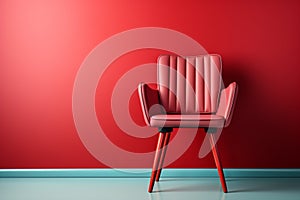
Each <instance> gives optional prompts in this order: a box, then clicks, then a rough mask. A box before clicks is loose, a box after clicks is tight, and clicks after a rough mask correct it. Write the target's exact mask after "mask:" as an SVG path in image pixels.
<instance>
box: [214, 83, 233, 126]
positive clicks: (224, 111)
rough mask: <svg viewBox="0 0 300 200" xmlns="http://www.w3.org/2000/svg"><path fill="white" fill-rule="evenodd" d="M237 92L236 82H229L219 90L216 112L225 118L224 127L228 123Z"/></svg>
mask: <svg viewBox="0 0 300 200" xmlns="http://www.w3.org/2000/svg"><path fill="white" fill-rule="evenodd" d="M237 93H238V86H237V84H236V82H233V83H231V84H230V85H229V86H228V87H227V88H225V89H223V90H222V91H221V97H220V102H219V108H218V111H217V113H216V114H217V115H221V116H223V117H224V118H225V124H224V127H227V126H228V125H229V124H230V121H231V118H232V113H233V110H234V106H235V101H236V97H237Z"/></svg>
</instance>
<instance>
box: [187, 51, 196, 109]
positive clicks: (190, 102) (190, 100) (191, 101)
mask: <svg viewBox="0 0 300 200" xmlns="http://www.w3.org/2000/svg"><path fill="white" fill-rule="evenodd" d="M195 76H196V75H195V57H187V58H186V112H187V113H194V112H195V79H196V77H195Z"/></svg>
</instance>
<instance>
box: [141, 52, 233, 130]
mask: <svg viewBox="0 0 300 200" xmlns="http://www.w3.org/2000/svg"><path fill="white" fill-rule="evenodd" d="M221 69H222V67H221V58H220V56H218V55H202V56H193V57H186V58H182V57H178V56H160V57H159V59H158V84H159V85H158V88H157V90H155V89H152V88H150V87H149V86H148V85H146V84H144V83H141V84H140V85H139V97H140V101H141V105H142V109H143V115H144V119H145V122H146V124H147V125H149V126H153V127H216V128H221V127H224V126H225V127H226V126H228V125H229V123H230V121H231V117H232V113H233V109H234V104H235V100H236V96H237V84H236V83H235V82H233V83H231V84H230V85H229V86H228V87H227V88H225V89H222V90H221V88H222V85H221V83H222V78H221ZM158 105H160V106H158Z"/></svg>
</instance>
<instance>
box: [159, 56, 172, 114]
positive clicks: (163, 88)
mask: <svg viewBox="0 0 300 200" xmlns="http://www.w3.org/2000/svg"><path fill="white" fill-rule="evenodd" d="M169 64H170V62H169V56H161V57H159V59H158V70H157V73H158V87H159V95H160V103H161V104H162V105H163V107H164V108H165V109H166V110H167V111H168V108H169V89H168V87H169V67H168V66H169Z"/></svg>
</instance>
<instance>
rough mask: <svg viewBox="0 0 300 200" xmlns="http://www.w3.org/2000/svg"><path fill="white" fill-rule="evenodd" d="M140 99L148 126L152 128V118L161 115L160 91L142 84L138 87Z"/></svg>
mask: <svg viewBox="0 0 300 200" xmlns="http://www.w3.org/2000/svg"><path fill="white" fill-rule="evenodd" d="M138 93H139V98H140V102H141V107H142V111H143V116H144V120H145V122H146V124H147V125H148V126H150V117H151V116H152V115H155V114H159V113H161V110H160V106H155V105H159V94H158V90H155V89H152V88H151V87H149V86H148V85H147V84H145V83H140V84H139V87H138Z"/></svg>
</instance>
